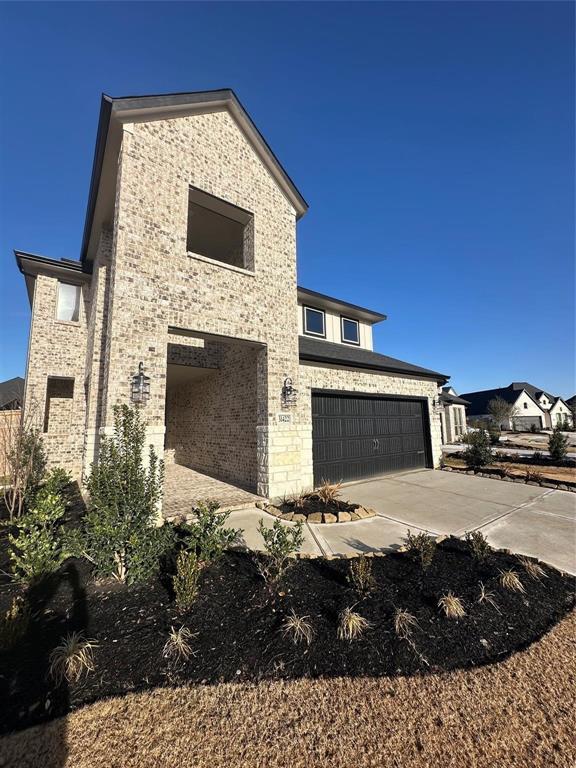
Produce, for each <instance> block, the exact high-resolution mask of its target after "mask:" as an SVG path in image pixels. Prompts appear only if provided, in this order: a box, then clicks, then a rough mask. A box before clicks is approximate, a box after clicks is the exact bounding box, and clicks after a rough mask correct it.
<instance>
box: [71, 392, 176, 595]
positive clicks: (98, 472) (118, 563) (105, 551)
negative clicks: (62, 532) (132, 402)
mask: <svg viewBox="0 0 576 768" xmlns="http://www.w3.org/2000/svg"><path fill="white" fill-rule="evenodd" d="M145 440H146V430H145V425H144V423H143V422H142V420H141V417H140V413H139V411H138V409H137V408H130V407H129V406H127V405H122V406H115V408H114V436H113V437H112V438H111V439H108V438H103V439H102V441H101V443H100V448H99V456H98V462H97V463H95V464H93V465H92V470H91V473H90V476H89V477H88V479H87V481H86V486H87V489H88V493H89V497H90V498H89V504H88V511H87V512H86V515H85V516H84V519H83V521H82V527H81V530H80V531H79V532H78V534H77V535H76V537H75V539H74V549H75V554H78V555H80V556H84V557H86V558H87V559H88V560H90V561H91V562H92V563H93V564H94V566H95V568H96V571H97V573H98V574H100V575H102V576H113V577H114V578H116V579H118V580H119V581H122V582H128V583H133V582H141V581H145V580H146V579H148V578H149V577H150V576H152V575H153V574H154V573H155V572H157V570H158V568H159V563H160V559H161V558H162V556H163V555H164V554H165V553H166V552H167V550H168V549H169V548H170V547H171V546H172V544H173V541H174V536H173V528H172V526H170V525H162V526H159V527H158V526H157V525H156V521H157V516H158V505H159V503H160V498H161V494H162V482H163V477H164V465H163V463H162V462H159V461H158V458H157V456H156V453H155V452H154V450H153V448H152V446H150V454H149V459H148V467H146V468H145V467H144V463H143V451H144V443H145Z"/></svg>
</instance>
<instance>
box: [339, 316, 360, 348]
mask: <svg viewBox="0 0 576 768" xmlns="http://www.w3.org/2000/svg"><path fill="white" fill-rule="evenodd" d="M341 323H342V341H343V342H344V343H345V344H360V326H359V325H358V320H350V318H348V317H343V318H342V319H341Z"/></svg>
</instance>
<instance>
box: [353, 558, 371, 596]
mask: <svg viewBox="0 0 576 768" xmlns="http://www.w3.org/2000/svg"><path fill="white" fill-rule="evenodd" d="M348 582H349V583H350V584H351V585H352V586H353V587H354V589H355V590H356V592H358V593H359V594H360V595H363V596H365V595H368V594H370V592H372V591H373V590H374V589H375V588H376V581H375V579H374V576H373V574H372V561H371V560H370V559H369V558H367V557H366V555H360V556H359V557H356V558H354V560H351V561H350V566H349V570H348Z"/></svg>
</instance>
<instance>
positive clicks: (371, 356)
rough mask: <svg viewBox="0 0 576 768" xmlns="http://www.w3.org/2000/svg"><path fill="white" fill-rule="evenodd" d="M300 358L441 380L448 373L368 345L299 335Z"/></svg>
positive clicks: (342, 366) (445, 378)
mask: <svg viewBox="0 0 576 768" xmlns="http://www.w3.org/2000/svg"><path fill="white" fill-rule="evenodd" d="M299 341H300V360H307V361H310V362H318V363H330V364H331V365H336V366H338V367H341V368H366V369H368V370H371V371H384V372H386V373H398V374H401V375H404V376H418V377H422V378H425V379H433V380H434V381H438V382H441V383H445V382H446V381H447V380H448V379H449V378H450V377H449V376H447V375H446V374H444V373H438V372H437V371H431V370H429V369H428V368H421V367H420V366H418V365H412V364H411V363H405V362H404V361H403V360H396V359H395V358H394V357H388V356H387V355H380V354H378V353H377V352H372V351H371V350H370V349H361V348H359V347H351V346H347V345H346V344H336V343H334V342H332V341H322V340H319V339H312V338H309V337H308V336H300V338H299Z"/></svg>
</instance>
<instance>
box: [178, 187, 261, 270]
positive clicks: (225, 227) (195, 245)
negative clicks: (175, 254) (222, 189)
mask: <svg viewBox="0 0 576 768" xmlns="http://www.w3.org/2000/svg"><path fill="white" fill-rule="evenodd" d="M186 249H187V251H188V252H189V253H194V254H197V255H198V256H204V257H206V258H208V259H214V261H221V262H222V263H223V264H229V265H230V266H232V267H240V268H242V269H249V270H253V269H254V216H253V215H252V214H251V213H249V212H248V211H245V210H244V209H242V208H239V207H238V206H236V205H232V204H231V203H227V202H226V201H225V200H221V199H220V198H218V197H214V196H213V195H209V194H208V193H206V192H202V191H201V190H199V189H194V188H192V187H191V188H190V192H189V197H188V231H187V239H186Z"/></svg>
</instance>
